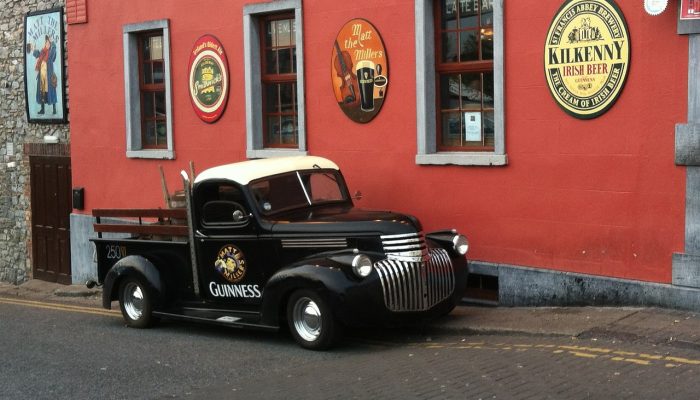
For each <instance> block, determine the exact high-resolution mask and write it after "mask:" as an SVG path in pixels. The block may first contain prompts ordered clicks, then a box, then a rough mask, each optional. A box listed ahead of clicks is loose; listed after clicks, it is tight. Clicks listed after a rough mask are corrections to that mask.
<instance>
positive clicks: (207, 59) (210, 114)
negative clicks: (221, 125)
mask: <svg viewBox="0 0 700 400" xmlns="http://www.w3.org/2000/svg"><path fill="white" fill-rule="evenodd" d="M188 76H189V81H188V82H189V85H190V88H189V89H190V100H191V101H192V107H193V108H194V112H195V113H196V114H197V116H198V117H199V118H201V119H202V121H204V122H208V123H214V122H216V121H217V120H218V119H219V118H221V115H222V114H223V113H224V109H225V108H226V102H227V100H228V86H229V77H228V61H227V60H226V53H225V52H224V47H223V46H222V45H221V42H219V39H217V38H216V37H214V36H212V35H204V36H202V37H200V38H199V39H197V41H196V42H195V43H194V47H193V48H192V52H191V53H190V60H189V74H188Z"/></svg>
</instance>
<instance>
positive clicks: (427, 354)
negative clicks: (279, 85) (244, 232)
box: [0, 297, 700, 399]
mask: <svg viewBox="0 0 700 400" xmlns="http://www.w3.org/2000/svg"><path fill="white" fill-rule="evenodd" d="M0 316H1V319H0V336H2V337H3V339H4V340H3V341H2V344H1V345H0V353H1V354H3V359H2V363H0V388H2V398H7V399H94V398H101V399H124V398H133V399H165V398H185V399H204V398H233V399H237V398H241V399H242V398H263V399H273V398H274V399H279V398H289V399H328V398H338V399H346V398H358V399H359V398H361V399H367V398H389V399H392V398H396V399H399V398H400V399H426V398H446V399H450V398H455V399H464V398H466V399H480V398H481V399H493V398H501V399H528V398H531V399H540V398H541V399H546V398H551V399H578V398H634V399H663V398H669V399H671V398H673V399H686V398H687V399H690V398H697V393H698V392H700V390H699V389H700V380H698V379H697V377H698V375H699V374H700V350H699V349H697V348H696V347H688V348H684V347H679V346H671V345H667V344H664V343H652V342H649V341H639V340H624V339H622V340H621V339H619V338H616V337H614V336H606V335H601V336H597V335H595V333H592V334H590V335H588V336H586V337H570V336H565V335H546V334H542V335H538V334H528V335H524V334H508V333H504V332H500V333H499V332H493V333H477V334H471V333H465V334H455V333H449V332H436V331H426V330H423V329H416V328H414V329H397V330H371V331H352V332H349V333H348V335H347V337H346V340H345V341H344V342H343V343H342V344H341V345H340V346H339V347H338V348H336V349H334V350H332V351H328V352H312V351H307V350H303V349H301V348H299V347H298V346H297V345H296V344H295V343H294V341H293V340H292V339H291V337H290V336H289V335H288V334H286V333H261V332H255V331H244V330H232V329H227V328H221V327H210V326H204V325H192V324H187V323H180V322H174V321H164V322H162V323H161V324H160V325H159V326H158V327H156V328H154V329H148V330H138V329H131V328H126V327H125V326H124V324H123V322H122V319H121V315H120V314H119V313H118V312H114V311H107V310H102V309H99V308H94V307H92V306H86V305H78V304H64V303H57V302H50V301H45V300H30V299H21V298H11V297H10V298H8V297H0Z"/></svg>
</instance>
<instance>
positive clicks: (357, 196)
mask: <svg viewBox="0 0 700 400" xmlns="http://www.w3.org/2000/svg"><path fill="white" fill-rule="evenodd" d="M352 199H353V200H362V192H360V191H359V190H357V191H355V194H353V195H352Z"/></svg>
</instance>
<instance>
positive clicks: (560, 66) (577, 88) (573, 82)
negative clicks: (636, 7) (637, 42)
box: [544, 0, 630, 119]
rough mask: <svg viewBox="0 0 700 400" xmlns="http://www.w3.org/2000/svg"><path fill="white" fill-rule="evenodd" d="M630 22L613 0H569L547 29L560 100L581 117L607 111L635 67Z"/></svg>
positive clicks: (548, 70)
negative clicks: (629, 29)
mask: <svg viewBox="0 0 700 400" xmlns="http://www.w3.org/2000/svg"><path fill="white" fill-rule="evenodd" d="M629 62H630V39H629V33H628V30H627V23H626V22H625V18H624V16H623V15H622V12H621V11H620V9H619V8H618V7H617V5H616V4H615V2H614V1H613V0H568V1H566V2H565V3H564V5H562V6H561V8H560V9H559V11H558V12H557V14H556V16H555V17H554V20H553V21H552V24H551V26H550V28H549V32H548V33H547V42H546V44H545V51H544V69H545V75H546V78H547V85H548V87H549V90H550V91H551V93H552V96H553V97H554V100H555V101H556V102H557V104H559V106H560V107H561V108H562V109H563V110H564V111H566V112H567V113H568V114H570V115H572V116H574V117H576V118H581V119H590V118H595V117H598V116H600V115H602V114H603V113H605V112H606V111H607V110H608V109H609V108H610V107H611V106H612V105H613V104H614V103H615V100H617V98H618V97H619V96H620V93H621V92H622V88H623V87H624V84H625V80H626V78H627V72H628V70H629Z"/></svg>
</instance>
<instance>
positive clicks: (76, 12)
mask: <svg viewBox="0 0 700 400" xmlns="http://www.w3.org/2000/svg"><path fill="white" fill-rule="evenodd" d="M66 19H67V21H68V24H84V23H87V0H66Z"/></svg>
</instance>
